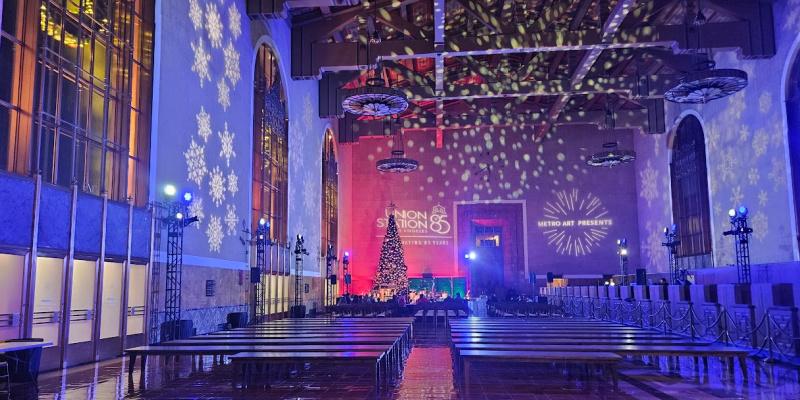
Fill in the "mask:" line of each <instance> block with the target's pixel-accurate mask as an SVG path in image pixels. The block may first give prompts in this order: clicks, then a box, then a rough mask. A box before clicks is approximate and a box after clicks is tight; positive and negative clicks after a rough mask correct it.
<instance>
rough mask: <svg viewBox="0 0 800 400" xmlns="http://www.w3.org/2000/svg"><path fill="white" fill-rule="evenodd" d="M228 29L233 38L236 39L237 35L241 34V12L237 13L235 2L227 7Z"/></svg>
mask: <svg viewBox="0 0 800 400" xmlns="http://www.w3.org/2000/svg"><path fill="white" fill-rule="evenodd" d="M228 29H229V30H230V31H231V36H233V38H234V39H238V38H239V35H241V34H242V14H241V13H239V9H238V8H237V7H236V3H233V4H231V6H230V7H228Z"/></svg>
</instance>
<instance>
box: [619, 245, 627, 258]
mask: <svg viewBox="0 0 800 400" xmlns="http://www.w3.org/2000/svg"><path fill="white" fill-rule="evenodd" d="M619 255H621V256H623V257H625V256H627V255H628V249H626V248H624V247H623V248H622V249H620V251H619Z"/></svg>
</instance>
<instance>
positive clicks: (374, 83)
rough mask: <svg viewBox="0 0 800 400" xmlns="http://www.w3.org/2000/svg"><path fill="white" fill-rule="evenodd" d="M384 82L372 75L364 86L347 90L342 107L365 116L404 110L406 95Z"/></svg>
mask: <svg viewBox="0 0 800 400" xmlns="http://www.w3.org/2000/svg"><path fill="white" fill-rule="evenodd" d="M385 84H386V82H385V81H384V80H383V79H382V78H380V77H373V78H370V79H368V80H367V84H366V86H363V87H360V88H357V89H352V90H348V91H347V94H346V97H345V98H344V100H343V101H342V108H344V110H345V111H347V112H349V113H351V114H356V115H362V116H367V117H385V116H387V115H395V114H400V113H401V112H403V111H405V110H406V109H407V108H408V99H406V95H405V94H403V92H401V91H399V90H397V89H395V88H391V87H386V86H385Z"/></svg>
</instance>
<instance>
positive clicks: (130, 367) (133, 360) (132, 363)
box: [128, 353, 136, 375]
mask: <svg viewBox="0 0 800 400" xmlns="http://www.w3.org/2000/svg"><path fill="white" fill-rule="evenodd" d="M135 365H136V354H135V353H131V357H130V360H129V361H128V375H133V367H134V366H135Z"/></svg>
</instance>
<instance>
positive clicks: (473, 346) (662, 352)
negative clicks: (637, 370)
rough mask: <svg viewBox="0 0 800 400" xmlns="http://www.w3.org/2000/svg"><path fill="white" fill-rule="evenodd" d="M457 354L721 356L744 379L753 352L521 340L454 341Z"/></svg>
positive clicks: (717, 347)
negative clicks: (527, 352)
mask: <svg viewBox="0 0 800 400" xmlns="http://www.w3.org/2000/svg"><path fill="white" fill-rule="evenodd" d="M453 348H454V349H455V353H456V355H455V357H456V358H457V357H460V355H461V354H462V353H463V352H464V351H478V350H479V351H495V350H496V351H517V350H532V351H533V350H535V351H554V352H564V353H568V352H576V353H584V352H610V353H616V354H621V355H632V356H642V355H647V356H675V357H681V356H684V357H702V358H703V362H704V364H705V366H706V369H707V368H708V359H707V358H708V357H720V358H725V359H733V358H736V359H738V360H739V365H740V367H741V369H742V374H743V377H744V379H745V380H746V379H747V378H748V376H747V364H746V358H747V356H748V355H749V354H750V351H749V350H747V349H743V348H738V347H732V346H720V345H715V344H708V345H705V346H702V345H701V346H698V345H693V344H692V345H689V344H682V345H644V344H642V345H640V344H633V345H627V344H626V345H622V344H618V345H609V344H579V343H573V344H521V343H454V344H453ZM728 368H729V370H732V369H733V363H732V362H730V363H728Z"/></svg>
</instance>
